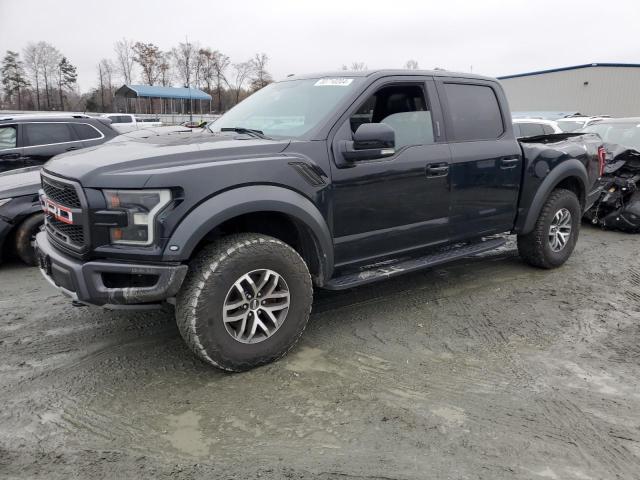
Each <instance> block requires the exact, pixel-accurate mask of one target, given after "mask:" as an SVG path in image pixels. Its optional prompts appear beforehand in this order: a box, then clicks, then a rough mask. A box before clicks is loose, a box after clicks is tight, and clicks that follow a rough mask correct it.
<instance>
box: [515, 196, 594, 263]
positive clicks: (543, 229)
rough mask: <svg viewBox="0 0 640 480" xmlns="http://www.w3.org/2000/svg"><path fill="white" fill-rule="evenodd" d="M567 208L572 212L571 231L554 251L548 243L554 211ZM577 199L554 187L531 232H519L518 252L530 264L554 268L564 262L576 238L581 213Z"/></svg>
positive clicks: (578, 231) (571, 250) (569, 254)
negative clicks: (524, 233) (561, 246)
mask: <svg viewBox="0 0 640 480" xmlns="http://www.w3.org/2000/svg"><path fill="white" fill-rule="evenodd" d="M562 208H566V209H567V210H569V212H570V213H571V234H570V236H569V240H568V241H567V244H566V245H565V246H564V248H563V249H562V250H560V251H559V252H554V251H553V250H552V249H551V246H550V245H549V240H548V236H549V230H550V227H551V222H552V221H553V218H554V215H555V214H556V212H558V211H559V210H561V209H562ZM581 213H582V209H581V207H580V201H579V200H578V197H577V196H576V194H575V193H573V192H572V191H570V190H565V189H563V188H557V189H555V190H554V191H553V192H551V195H549V198H547V201H546V202H545V204H544V205H543V207H542V210H541V211H540V215H539V216H538V219H537V220H536V224H535V227H534V229H533V231H531V233H528V234H526V235H518V253H519V254H520V257H521V258H522V259H523V260H524V261H525V262H527V263H528V264H529V265H533V266H534V267H539V268H547V269H550V268H557V267H559V266H561V265H562V264H564V263H565V262H566V261H567V260H568V259H569V257H570V256H571V253H572V252H573V249H574V248H575V246H576V242H577V241H578V236H579V233H580V223H581V217H582V214H581Z"/></svg>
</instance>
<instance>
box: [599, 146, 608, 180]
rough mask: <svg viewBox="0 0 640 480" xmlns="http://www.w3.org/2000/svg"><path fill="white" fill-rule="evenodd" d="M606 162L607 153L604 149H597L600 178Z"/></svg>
mask: <svg viewBox="0 0 640 480" xmlns="http://www.w3.org/2000/svg"><path fill="white" fill-rule="evenodd" d="M606 161H607V152H605V150H604V147H598V163H599V164H600V176H603V175H604V165H605V163H606Z"/></svg>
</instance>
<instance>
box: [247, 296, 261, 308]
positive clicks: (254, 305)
mask: <svg viewBox="0 0 640 480" xmlns="http://www.w3.org/2000/svg"><path fill="white" fill-rule="evenodd" d="M259 306H260V302H259V301H258V300H257V299H255V298H254V299H253V300H251V302H249V308H250V309H251V310H257V309H258V307H259Z"/></svg>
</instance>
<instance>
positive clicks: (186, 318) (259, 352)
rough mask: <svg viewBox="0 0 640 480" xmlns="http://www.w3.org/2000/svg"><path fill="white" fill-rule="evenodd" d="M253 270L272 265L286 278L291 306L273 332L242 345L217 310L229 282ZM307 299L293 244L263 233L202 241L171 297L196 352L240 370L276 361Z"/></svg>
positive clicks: (303, 318)
mask: <svg viewBox="0 0 640 480" xmlns="http://www.w3.org/2000/svg"><path fill="white" fill-rule="evenodd" d="M256 269H271V270H273V271H275V272H277V273H278V274H279V275H280V276H281V277H282V278H283V279H284V280H285V281H286V283H287V285H288V288H289V293H290V306H289V311H288V313H287V316H286V318H285V320H284V323H282V325H281V326H280V327H279V328H278V329H277V330H276V331H275V333H273V334H272V335H271V336H270V337H269V338H266V339H265V340H263V341H261V342H259V343H251V344H247V343H241V342H239V341H237V340H236V339H235V338H233V337H232V336H231V335H230V334H229V333H228V332H227V330H226V327H225V325H224V322H223V312H222V310H223V305H224V301H225V298H226V295H227V292H228V291H229V289H230V288H231V286H232V285H233V284H234V282H235V281H236V280H238V278H240V277H241V276H242V275H244V274H246V273H248V272H250V271H253V270H256ZM312 299H313V286H312V283H311V276H310V275H309V270H308V268H307V265H306V263H305V262H304V260H303V259H302V258H301V257H300V255H298V253H297V252H296V251H295V250H294V249H293V248H291V247H290V246H289V245H287V244H285V243H283V242H281V241H280V240H278V239H276V238H273V237H269V236H267V235H261V234H252V233H242V234H234V235H229V236H227V237H222V238H220V239H219V240H217V241H216V242H214V243H212V244H210V245H208V246H206V247H205V248H204V249H203V250H202V251H201V252H200V253H198V254H197V255H196V257H195V258H194V259H193V261H192V262H191V263H190V265H189V272H188V273H187V277H186V278H185V281H184V284H183V285H182V288H181V289H180V292H179V293H178V296H177V298H176V322H177V324H178V329H179V330H180V334H181V335H182V337H183V338H184V340H185V342H186V343H187V345H188V346H189V348H191V350H192V351H193V352H194V353H195V354H196V356H198V357H199V358H201V359H202V360H204V361H205V362H207V363H209V364H211V365H213V366H215V367H218V368H220V369H223V370H227V371H232V372H240V371H244V370H249V369H251V368H254V367H258V366H260V365H264V364H267V363H270V362H273V361H275V360H278V359H280V358H281V357H283V356H284V355H285V354H286V353H287V352H288V351H289V350H291V348H293V346H294V345H295V344H296V342H297V341H298V339H299V338H300V336H301V335H302V332H303V331H304V329H305V327H306V325H307V321H308V320H309V314H310V313H311V303H312Z"/></svg>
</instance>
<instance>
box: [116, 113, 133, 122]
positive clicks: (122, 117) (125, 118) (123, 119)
mask: <svg viewBox="0 0 640 480" xmlns="http://www.w3.org/2000/svg"><path fill="white" fill-rule="evenodd" d="M118 122H119V123H133V120H132V119H131V117H130V116H128V115H120V116H119V117H118Z"/></svg>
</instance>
